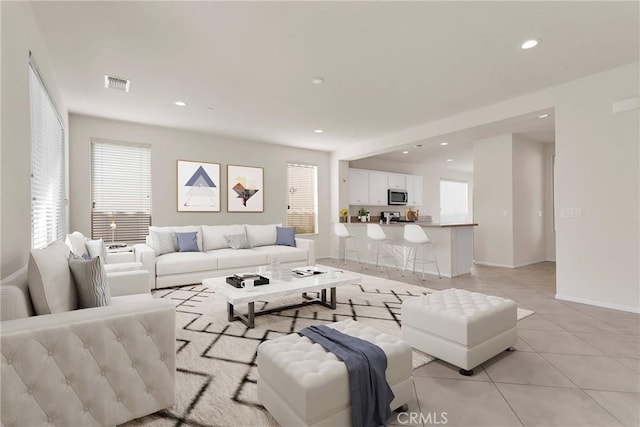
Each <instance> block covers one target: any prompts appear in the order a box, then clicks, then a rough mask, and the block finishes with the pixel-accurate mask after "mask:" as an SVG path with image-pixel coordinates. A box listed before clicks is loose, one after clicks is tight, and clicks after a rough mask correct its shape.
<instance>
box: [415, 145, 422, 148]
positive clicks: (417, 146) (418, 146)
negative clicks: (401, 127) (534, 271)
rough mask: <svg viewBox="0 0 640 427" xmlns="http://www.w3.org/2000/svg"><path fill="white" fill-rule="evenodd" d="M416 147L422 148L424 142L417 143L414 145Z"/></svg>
mask: <svg viewBox="0 0 640 427" xmlns="http://www.w3.org/2000/svg"><path fill="white" fill-rule="evenodd" d="M414 147H416V148H420V147H422V144H416V145H414Z"/></svg>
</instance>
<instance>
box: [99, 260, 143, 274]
mask: <svg viewBox="0 0 640 427" xmlns="http://www.w3.org/2000/svg"><path fill="white" fill-rule="evenodd" d="M142 269H143V267H142V263H141V262H136V261H134V262H117V263H115V264H105V266H104V270H105V271H106V272H107V273H117V272H120V271H135V270H142Z"/></svg>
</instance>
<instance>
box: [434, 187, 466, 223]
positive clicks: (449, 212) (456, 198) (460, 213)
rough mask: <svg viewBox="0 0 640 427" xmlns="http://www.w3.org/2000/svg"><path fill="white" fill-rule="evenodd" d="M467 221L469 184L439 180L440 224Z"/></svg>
mask: <svg viewBox="0 0 640 427" xmlns="http://www.w3.org/2000/svg"><path fill="white" fill-rule="evenodd" d="M468 220H469V184H468V183H466V182H463V181H449V180H446V179H441V180H440V222H441V223H456V222H466V221H468Z"/></svg>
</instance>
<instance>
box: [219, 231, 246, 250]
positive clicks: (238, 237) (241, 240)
mask: <svg viewBox="0 0 640 427" xmlns="http://www.w3.org/2000/svg"><path fill="white" fill-rule="evenodd" d="M224 238H225V239H226V240H227V243H229V246H230V247H231V249H251V246H249V240H247V235H246V234H244V233H240V234H228V235H225V236H224Z"/></svg>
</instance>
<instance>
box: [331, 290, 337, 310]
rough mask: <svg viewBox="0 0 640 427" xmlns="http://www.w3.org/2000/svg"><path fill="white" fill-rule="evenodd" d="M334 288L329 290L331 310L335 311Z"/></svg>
mask: <svg viewBox="0 0 640 427" xmlns="http://www.w3.org/2000/svg"><path fill="white" fill-rule="evenodd" d="M336 299H337V298H336V288H331V309H332V310H335V309H336Z"/></svg>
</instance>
